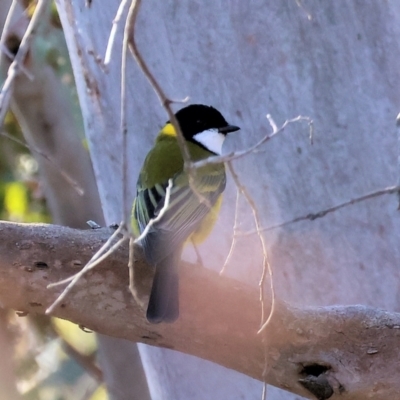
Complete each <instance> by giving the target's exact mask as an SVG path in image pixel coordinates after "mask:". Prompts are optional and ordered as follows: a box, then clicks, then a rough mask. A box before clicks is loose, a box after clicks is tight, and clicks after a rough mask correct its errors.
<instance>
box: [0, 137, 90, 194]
mask: <svg viewBox="0 0 400 400" xmlns="http://www.w3.org/2000/svg"><path fill="white" fill-rule="evenodd" d="M0 136H3V137H5V138H7V139H9V140H11V141H12V142H14V143H17V144H19V145H20V146H23V147H25V148H26V149H28V150H29V151H30V152H31V153H36V154H38V155H40V156H42V157H43V158H44V159H45V160H46V161H48V162H49V163H50V164H52V165H53V166H54V167H56V168H57V171H58V172H59V173H60V175H61V176H62V177H63V178H64V179H65V181H66V182H67V183H68V184H70V185H71V186H72V187H73V188H74V190H75V191H76V192H77V193H78V194H79V195H81V196H82V195H83V194H84V190H83V188H82V187H81V186H80V185H79V184H78V182H77V181H75V180H74V179H72V178H71V177H70V176H69V174H67V173H66V172H65V171H64V170H63V169H62V168H60V167H59V166H58V164H57V162H56V161H55V160H54V159H53V158H52V157H50V156H49V155H48V154H46V153H45V152H43V151H42V150H40V149H39V148H37V147H36V146H32V145H28V144H27V143H25V142H23V141H22V140H20V139H18V138H16V137H14V136H12V135H10V134H9V133H7V132H5V131H3V130H0Z"/></svg>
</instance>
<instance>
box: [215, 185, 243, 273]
mask: <svg viewBox="0 0 400 400" xmlns="http://www.w3.org/2000/svg"><path fill="white" fill-rule="evenodd" d="M239 200H240V190H239V188H236V202H235V220H234V223H233V233H232V242H231V247H230V249H229V253H228V255H227V256H226V259H225V262H224V265H223V266H222V268H221V271H220V272H219V274H220V275H222V274H223V273H224V272H225V269H226V266H227V265H228V263H229V261H230V259H231V257H232V254H233V250H234V248H235V244H236V238H237V231H238V225H239Z"/></svg>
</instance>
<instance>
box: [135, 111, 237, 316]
mask: <svg viewBox="0 0 400 400" xmlns="http://www.w3.org/2000/svg"><path fill="white" fill-rule="evenodd" d="M175 117H176V120H177V122H178V124H179V127H180V130H181V132H182V135H183V138H184V140H185V144H186V147H187V150H188V154H189V156H190V159H191V161H199V160H204V159H207V158H208V157H211V156H216V155H221V153H222V145H223V143H224V141H225V138H226V136H227V134H228V133H231V132H235V131H237V130H239V129H240V128H239V127H238V126H236V125H230V124H228V122H227V121H226V120H225V118H224V117H223V116H222V114H221V113H220V112H219V111H218V110H217V109H216V108H214V107H212V106H207V105H203V104H192V105H189V106H186V107H184V108H182V109H180V110H179V111H178V112H177V113H176V114H175ZM184 164H185V163H184V157H183V156H182V152H181V148H180V146H179V143H178V139H177V132H176V130H175V127H174V125H173V124H172V123H171V121H167V122H166V124H165V125H164V127H163V128H162V129H161V130H160V132H159V134H158V136H157V138H156V140H155V144H154V146H153V148H152V149H151V150H150V151H149V153H148V154H147V156H146V158H145V160H144V163H143V166H142V169H141V171H140V174H139V178H138V181H137V186H136V189H137V193H136V198H135V200H134V202H133V208H132V217H131V223H132V230H133V233H134V234H135V236H136V237H138V236H139V235H141V234H143V232H144V231H145V230H146V229H147V232H146V233H145V234H143V237H142V238H141V240H140V245H141V247H142V249H143V253H144V257H145V259H146V261H147V263H148V264H150V265H151V266H152V267H154V268H155V273H154V278H153V283H152V287H151V292H150V298H149V302H148V306H147V311H146V318H147V320H148V322H150V323H153V324H157V323H161V322H165V323H172V322H174V321H176V320H177V319H178V317H179V273H178V267H179V264H180V260H181V255H182V250H183V247H184V245H185V242H187V241H189V240H190V241H192V242H193V243H200V242H202V241H203V240H204V239H205V238H206V237H207V236H208V234H209V233H210V232H211V230H212V228H213V225H214V223H215V221H216V219H217V215H218V213H219V209H220V206H221V201H222V196H221V195H222V192H223V191H224V189H225V185H226V175H225V166H224V163H222V162H221V163H210V164H206V165H205V166H202V167H200V168H198V169H196V170H194V171H193V172H188V171H186V170H185V168H184ZM150 221H151V222H150ZM148 225H149V226H148Z"/></svg>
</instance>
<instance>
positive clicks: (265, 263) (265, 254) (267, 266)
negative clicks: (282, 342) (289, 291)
mask: <svg viewBox="0 0 400 400" xmlns="http://www.w3.org/2000/svg"><path fill="white" fill-rule="evenodd" d="M227 165H228V168H229V171H230V173H231V175H232V178H233V180H234V181H235V184H236V187H237V188H238V190H239V191H240V192H241V193H242V194H243V196H244V197H245V198H246V200H247V203H248V204H249V206H250V208H251V211H252V213H253V219H254V223H255V225H256V229H257V234H258V238H259V240H260V243H261V247H262V251H263V270H262V274H261V278H260V282H259V288H260V303H261V324H260V326H261V328H260V330H259V331H258V333H260V332H261V331H262V330H263V329H264V328H265V327H266V326H267V325H268V323H269V322H270V321H271V318H272V315H273V313H274V310H275V288H274V280H273V274H272V268H271V264H270V263H269V260H268V251H267V246H266V244H265V240H264V236H263V234H262V232H261V220H260V217H259V215H258V210H257V206H256V204H255V202H254V200H253V199H252V197H251V196H250V194H249V193H248V191H247V189H246V188H245V187H244V186H243V185H242V183H241V182H240V179H239V177H238V175H237V174H236V172H235V170H234V169H233V166H232V163H231V162H229V161H228V162H227ZM267 272H268V276H269V282H270V290H271V309H270V311H269V314H268V317H267V319H266V320H265V310H264V281H265V277H266V274H267ZM264 321H265V322H264Z"/></svg>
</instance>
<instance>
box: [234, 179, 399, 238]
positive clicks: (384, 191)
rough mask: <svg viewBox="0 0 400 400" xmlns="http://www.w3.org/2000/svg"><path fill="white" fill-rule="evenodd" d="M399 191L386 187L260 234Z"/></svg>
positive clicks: (244, 233)
mask: <svg viewBox="0 0 400 400" xmlns="http://www.w3.org/2000/svg"><path fill="white" fill-rule="evenodd" d="M399 191H400V186H390V187H387V188H385V189H381V190H376V191H375V192H371V193H368V194H366V195H364V196H360V197H357V198H355V199H351V200H347V201H345V202H343V203H340V204H338V205H336V206H333V207H329V208H326V209H325V210H322V211H318V212H316V213H310V214H307V215H302V216H301V217H297V218H293V219H291V220H290V221H286V222H282V223H280V224H276V225H272V226H268V227H267V228H262V229H261V231H262V232H267V231H272V230H274V229H277V228H282V227H284V226H287V225H291V224H294V223H296V222H300V221H306V220H310V221H314V220H315V219H318V218H322V217H325V215H327V214H329V213H331V212H334V211H337V210H340V209H341V208H344V207H347V206H351V205H353V204H357V203H361V202H362V201H365V200H369V199H373V198H375V197H379V196H382V195H384V194H394V193H399ZM256 233H257V231H256V230H254V231H249V232H242V233H240V234H239V235H240V236H247V235H254V234H256Z"/></svg>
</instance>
